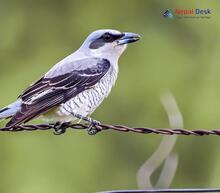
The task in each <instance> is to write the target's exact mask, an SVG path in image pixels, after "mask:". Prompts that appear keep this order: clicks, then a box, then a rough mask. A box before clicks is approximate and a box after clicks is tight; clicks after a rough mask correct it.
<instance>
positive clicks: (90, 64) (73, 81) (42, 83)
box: [6, 58, 110, 127]
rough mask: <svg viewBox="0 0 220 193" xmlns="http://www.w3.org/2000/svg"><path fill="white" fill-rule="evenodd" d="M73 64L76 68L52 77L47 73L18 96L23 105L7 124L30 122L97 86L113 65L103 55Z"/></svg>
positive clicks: (10, 125) (9, 125)
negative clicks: (102, 57)
mask: <svg viewBox="0 0 220 193" xmlns="http://www.w3.org/2000/svg"><path fill="white" fill-rule="evenodd" d="M86 64H87V65H86ZM72 65H73V66H74V68H73V69H74V70H71V69H68V70H69V72H68V71H66V73H62V74H57V75H56V76H54V75H53V76H52V77H48V76H44V77H42V78H41V79H40V80H38V81H37V82H35V83H34V84H33V85H31V86H30V87H29V88H27V89H26V90H25V91H24V92H23V93H22V94H21V95H20V96H19V98H20V99H22V105H21V109H20V110H19V111H18V112H17V113H16V114H15V115H14V116H13V117H12V119H11V120H10V121H9V122H8V123H7V125H6V126H8V127H12V126H15V125H18V124H21V123H24V122H27V121H29V120H30V119H32V118H34V117H37V116H39V115H41V114H42V113H44V112H46V111H48V110H49V109H51V108H53V107H55V106H57V105H59V104H62V103H65V102H66V101H68V100H69V99H71V98H73V97H74V96H76V95H77V94H79V93H80V92H82V91H84V90H86V89H89V88H91V87H92V86H94V85H95V84H96V83H97V82H98V81H99V80H100V79H101V78H102V77H103V76H104V75H105V74H106V72H107V71H108V70H109V68H110V62H109V61H108V60H107V59H101V58H90V59H81V60H78V61H75V62H74V63H73V64H72ZM58 72H59V70H58Z"/></svg>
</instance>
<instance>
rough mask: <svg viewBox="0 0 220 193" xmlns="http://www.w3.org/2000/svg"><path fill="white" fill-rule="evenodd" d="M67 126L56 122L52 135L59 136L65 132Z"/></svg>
mask: <svg viewBox="0 0 220 193" xmlns="http://www.w3.org/2000/svg"><path fill="white" fill-rule="evenodd" d="M66 129H67V126H66V123H61V122H57V123H55V125H54V132H53V134H54V135H61V134H63V133H65V132H66Z"/></svg>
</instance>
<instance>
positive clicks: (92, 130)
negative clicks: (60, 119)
mask: <svg viewBox="0 0 220 193" xmlns="http://www.w3.org/2000/svg"><path fill="white" fill-rule="evenodd" d="M64 108H65V107H64ZM65 110H66V111H67V112H69V113H70V114H71V115H73V116H74V117H76V118H78V119H80V120H83V121H86V122H88V123H89V126H88V130H87V131H88V134H89V135H95V134H96V133H98V132H99V131H100V130H98V129H97V128H95V125H100V122H99V121H96V120H94V119H92V118H90V117H86V116H83V115H80V114H78V113H74V112H72V111H70V110H69V109H67V108H65Z"/></svg>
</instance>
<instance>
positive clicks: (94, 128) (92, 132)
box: [87, 118, 101, 135]
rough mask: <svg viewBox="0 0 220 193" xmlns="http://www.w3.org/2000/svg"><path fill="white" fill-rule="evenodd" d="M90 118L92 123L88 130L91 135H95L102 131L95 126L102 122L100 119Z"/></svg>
mask: <svg viewBox="0 0 220 193" xmlns="http://www.w3.org/2000/svg"><path fill="white" fill-rule="evenodd" d="M89 119H90V121H89V122H90V125H89V127H88V130H87V131H88V134H89V135H95V134H96V133H98V132H99V131H100V130H99V129H97V128H96V127H95V126H97V125H100V124H101V123H100V122H99V121H96V120H94V119H91V118H89Z"/></svg>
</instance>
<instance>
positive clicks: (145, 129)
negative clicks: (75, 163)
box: [0, 122, 220, 136]
mask: <svg viewBox="0 0 220 193" xmlns="http://www.w3.org/2000/svg"><path fill="white" fill-rule="evenodd" d="M63 124H64V125H65V128H71V129H77V130H78V129H80V130H81V129H82V130H83V129H84V130H85V129H88V128H89V126H88V125H87V124H81V123H80V124H79V123H70V122H65V123H63ZM49 129H54V130H56V129H57V123H50V124H37V125H33V124H24V125H17V126H14V127H3V128H0V131H10V132H18V131H36V130H44V131H45V130H49ZM92 129H94V130H97V131H98V132H100V131H104V130H114V131H120V132H134V133H142V134H157V135H194V136H205V135H220V129H213V130H205V129H195V130H188V129H180V128H176V129H169V128H148V127H128V126H125V125H110V124H104V123H99V124H94V125H93V126H92Z"/></svg>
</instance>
